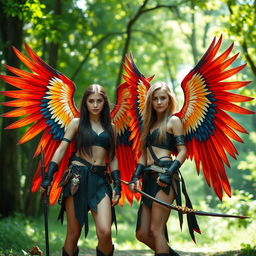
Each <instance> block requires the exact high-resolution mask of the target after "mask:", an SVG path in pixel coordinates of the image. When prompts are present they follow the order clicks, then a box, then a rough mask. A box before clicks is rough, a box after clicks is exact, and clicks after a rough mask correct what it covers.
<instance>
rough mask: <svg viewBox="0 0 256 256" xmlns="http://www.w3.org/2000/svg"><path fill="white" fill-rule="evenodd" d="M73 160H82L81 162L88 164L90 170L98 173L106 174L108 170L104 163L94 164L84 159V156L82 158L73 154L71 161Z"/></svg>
mask: <svg viewBox="0 0 256 256" xmlns="http://www.w3.org/2000/svg"><path fill="white" fill-rule="evenodd" d="M72 161H77V162H80V163H81V164H84V165H86V166H87V167H88V169H89V171H90V172H92V173H97V174H98V175H100V176H105V173H106V171H107V167H106V166H103V165H93V164H91V163H89V162H88V161H86V160H85V159H83V158H81V157H79V156H76V155H73V156H72V157H71V158H70V162H72Z"/></svg>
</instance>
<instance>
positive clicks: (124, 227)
mask: <svg viewBox="0 0 256 256" xmlns="http://www.w3.org/2000/svg"><path fill="white" fill-rule="evenodd" d="M137 207H138V204H137V203H135V204H134V205H133V206H132V207H130V206H129V205H125V206H124V207H120V206H118V207H117V217H118V233H117V235H116V232H115V229H114V226H113V240H114V243H115V246H116V249H117V250H128V249H131V250H135V249H138V250H139V249H141V250H145V249H148V248H147V247H146V246H144V245H143V244H142V243H139V242H138V241H136V238H135V235H134V234H135V225H136V223H135V218H136V214H137ZM58 210H59V206H58V205H56V206H53V207H51V209H50V214H49V216H50V218H49V237H50V241H51V242H50V250H51V252H52V253H51V255H59V251H60V248H61V247H62V246H63V242H64V239H65V235H66V225H65V223H64V225H61V224H60V223H59V222H57V221H56V217H57V216H58ZM89 216H90V214H89ZM89 220H90V231H89V234H88V237H87V238H86V239H85V238H84V234H83V233H82V234H81V237H80V240H79V246H80V247H81V248H89V249H93V248H95V246H96V243H97V239H96V234H95V227H94V225H93V222H92V218H91V217H89ZM198 222H199V225H200V227H201V231H202V235H197V236H196V237H197V243H196V244H195V243H193V242H192V240H191V239H190V236H189V233H188V230H187V227H186V221H185V223H184V224H185V225H184V228H183V231H182V232H181V231H180V230H179V223H178V218H177V214H176V213H174V212H173V213H172V215H171V218H170V220H169V222H168V230H169V237H170V240H171V241H170V242H171V245H172V247H173V248H175V249H176V250H179V251H189V252H195V251H197V252H202V253H203V252H208V253H211V254H212V255H214V253H215V252H221V251H223V255H225V254H224V251H231V250H232V251H234V250H238V251H241V252H244V254H242V255H248V256H250V255H256V247H255V245H256V244H255V241H256V230H255V228H253V226H254V223H253V222H252V223H250V224H249V226H248V227H246V228H244V227H237V226H236V225H233V226H231V227H228V226H229V225H228V223H229V222H228V220H226V219H222V218H210V217H200V218H198ZM227 227H228V228H227ZM82 232H83V231H82ZM35 245H38V246H39V247H40V248H41V249H42V250H44V248H45V244H44V226H43V217H41V218H39V219H31V218H24V217H23V216H20V215H17V216H15V217H13V218H6V219H2V220H1V221H0V248H1V249H0V255H8V256H11V255H13V256H14V255H25V254H24V253H23V251H22V250H24V251H28V250H29V249H30V248H31V247H32V246H35ZM251 252H252V253H254V254H250V253H251ZM218 255H220V254H218ZM226 256H228V255H226Z"/></svg>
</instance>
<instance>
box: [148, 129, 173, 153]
mask: <svg viewBox="0 0 256 256" xmlns="http://www.w3.org/2000/svg"><path fill="white" fill-rule="evenodd" d="M158 134H159V129H158V128H157V129H155V130H154V131H153V132H152V133H149V134H148V136H147V139H146V147H149V146H153V147H157V148H163V149H167V150H170V151H174V152H175V151H177V149H176V138H175V136H174V135H173V134H171V133H169V132H166V139H165V141H163V142H161V143H159V142H156V139H157V136H158Z"/></svg>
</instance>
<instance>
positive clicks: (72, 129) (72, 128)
mask: <svg viewBox="0 0 256 256" xmlns="http://www.w3.org/2000/svg"><path fill="white" fill-rule="evenodd" d="M78 125H79V118H74V119H73V120H71V122H70V123H69V125H68V126H67V128H66V131H65V134H64V138H66V139H68V140H70V141H71V140H72V139H73V138H74V136H75V134H76V132H77V128H78ZM68 145H69V143H68V142H67V141H64V140H63V141H61V143H60V145H59V147H58V148H57V149H56V151H55V153H54V155H53V157H52V160H51V161H52V162H55V163H56V164H59V163H60V161H61V159H62V158H63V156H64V154H65V152H66V150H67V148H68Z"/></svg>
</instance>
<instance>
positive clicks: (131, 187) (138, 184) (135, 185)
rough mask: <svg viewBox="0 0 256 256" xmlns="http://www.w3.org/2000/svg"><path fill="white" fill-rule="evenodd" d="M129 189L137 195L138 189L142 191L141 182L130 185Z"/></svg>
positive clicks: (137, 181)
mask: <svg viewBox="0 0 256 256" xmlns="http://www.w3.org/2000/svg"><path fill="white" fill-rule="evenodd" d="M128 188H129V189H130V190H131V191H132V192H133V193H136V192H137V191H136V189H140V181H139V180H136V181H135V182H132V183H130V184H129V185H128Z"/></svg>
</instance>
